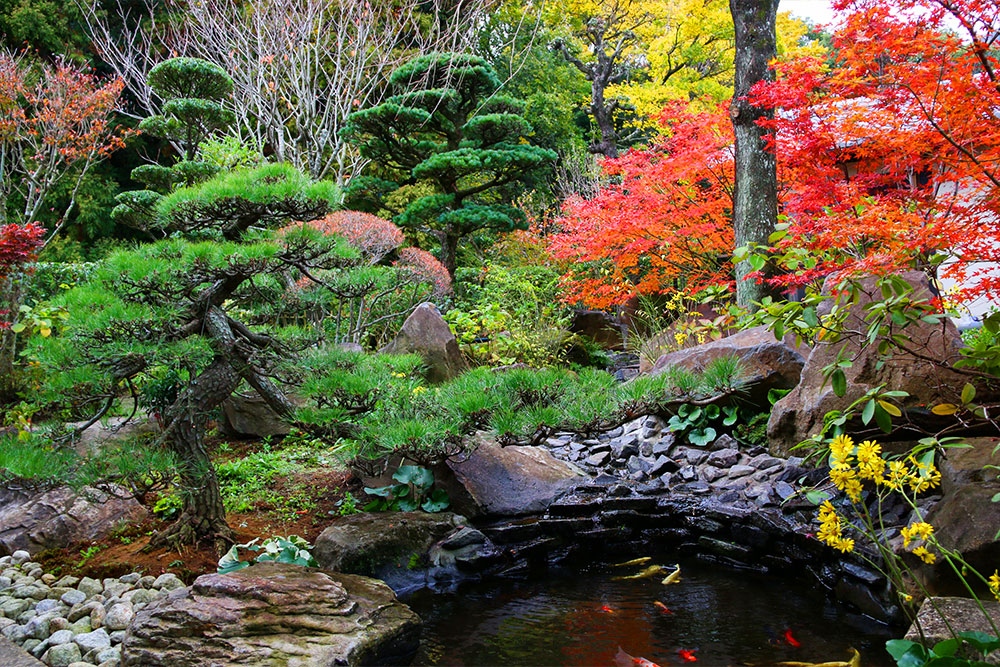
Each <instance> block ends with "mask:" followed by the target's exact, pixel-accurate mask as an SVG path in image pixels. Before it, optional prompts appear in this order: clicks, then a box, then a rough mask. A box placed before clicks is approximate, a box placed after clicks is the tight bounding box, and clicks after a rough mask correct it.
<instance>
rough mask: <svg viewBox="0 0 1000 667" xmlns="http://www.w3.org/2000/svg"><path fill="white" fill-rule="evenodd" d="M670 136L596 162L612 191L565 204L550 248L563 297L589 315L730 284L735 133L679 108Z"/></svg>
mask: <svg viewBox="0 0 1000 667" xmlns="http://www.w3.org/2000/svg"><path fill="white" fill-rule="evenodd" d="M660 121H661V122H662V123H663V125H664V126H665V127H666V129H667V132H668V133H669V136H667V137H666V138H664V139H662V140H660V141H658V142H656V143H654V144H653V145H651V146H649V147H648V148H645V149H643V150H631V151H629V152H628V153H626V154H625V155H623V156H622V157H620V158H617V159H614V160H607V161H605V162H604V170H605V172H606V173H607V174H608V175H610V176H612V177H613V179H614V183H613V184H612V185H609V186H607V187H605V188H603V189H602V190H601V191H600V192H599V193H598V194H597V196H595V197H594V198H592V199H583V198H579V197H575V198H570V199H568V200H567V201H566V202H565V203H564V205H563V212H562V216H561V217H560V218H559V219H558V220H556V224H557V227H558V229H559V231H558V232H556V233H554V234H552V235H551V236H550V237H549V243H548V250H549V252H550V253H551V255H552V257H553V258H554V259H555V260H556V261H557V262H565V263H566V264H567V265H568V266H570V269H569V271H568V272H567V273H566V274H565V275H564V276H563V286H564V293H563V298H564V299H565V300H566V301H567V302H570V303H581V304H583V305H586V306H588V307H591V308H607V307H610V306H613V305H618V304H622V303H625V302H626V301H627V300H628V299H629V298H631V297H633V296H635V295H639V294H641V295H648V294H656V293H659V292H663V291H666V290H670V289H697V288H699V287H704V286H706V285H709V284H719V283H725V282H728V281H729V280H730V278H729V270H728V268H729V267H728V257H729V253H730V252H731V251H732V243H733V230H732V224H731V212H732V184H733V148H732V146H733V130H732V125H731V123H730V121H729V118H728V116H727V114H726V111H725V109H724V108H723V107H719V108H717V109H714V110H712V111H706V112H695V111H691V110H689V109H686V108H685V107H684V106H683V105H682V104H680V103H677V104H674V105H671V106H670V107H667V108H666V109H664V111H663V113H662V115H661V118H660Z"/></svg>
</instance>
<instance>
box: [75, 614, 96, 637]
mask: <svg viewBox="0 0 1000 667" xmlns="http://www.w3.org/2000/svg"><path fill="white" fill-rule="evenodd" d="M69 629H70V630H72V631H73V634H74V635H82V634H83V633H85V632H90V631H91V630H93V629H94V627H93V626H92V625H91V624H90V619H89V618H87V617H86V616H84V617H83V618H81V619H80V620H79V621H77V622H76V623H73V624H71V625H70V626H69Z"/></svg>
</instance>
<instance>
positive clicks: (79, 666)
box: [68, 660, 96, 667]
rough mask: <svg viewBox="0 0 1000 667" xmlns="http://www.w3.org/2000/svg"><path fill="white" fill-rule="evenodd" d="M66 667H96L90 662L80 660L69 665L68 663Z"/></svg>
mask: <svg viewBox="0 0 1000 667" xmlns="http://www.w3.org/2000/svg"><path fill="white" fill-rule="evenodd" d="M68 667H96V665H94V663H92V662H86V661H83V660H81V661H79V662H71V663H69V665H68Z"/></svg>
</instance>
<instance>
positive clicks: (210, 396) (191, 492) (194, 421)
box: [151, 355, 240, 551]
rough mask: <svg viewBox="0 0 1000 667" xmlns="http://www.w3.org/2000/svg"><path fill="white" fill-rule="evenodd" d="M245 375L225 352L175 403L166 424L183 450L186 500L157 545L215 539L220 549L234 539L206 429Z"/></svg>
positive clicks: (182, 484)
mask: <svg viewBox="0 0 1000 667" xmlns="http://www.w3.org/2000/svg"><path fill="white" fill-rule="evenodd" d="M239 381H240V378H239V375H237V373H236V371H235V370H233V367H232V365H231V364H230V362H229V361H228V360H227V359H226V358H225V357H224V356H221V355H220V356H216V358H215V359H214V360H213V361H212V363H211V364H210V365H209V367H208V368H207V369H205V371H204V372H202V373H201V374H200V375H199V376H198V377H197V378H196V379H195V380H194V381H192V382H191V384H190V385H189V387H188V388H187V389H186V390H185V391H184V393H183V394H182V395H181V396H180V397H179V398H178V399H177V401H176V402H175V403H174V404H173V405H172V406H171V407H170V410H169V411H168V414H167V420H166V423H165V427H166V428H167V429H168V430H169V432H170V437H169V445H170V448H171V449H172V450H173V452H174V454H176V455H177V458H178V461H179V464H180V470H179V477H180V481H179V487H180V490H181V497H182V499H183V503H184V504H183V507H182V509H181V516H180V518H179V519H178V520H177V521H176V522H175V523H174V524H173V525H172V526H170V527H169V528H168V529H166V530H165V531H163V532H162V533H160V534H158V535H156V536H155V537H154V539H153V540H152V541H151V544H153V545H154V546H161V545H169V546H171V547H176V546H179V545H182V544H193V543H196V542H200V541H202V540H206V539H210V540H213V541H214V542H215V543H216V546H217V547H218V548H219V550H220V551H221V550H223V547H224V546H226V545H227V544H228V543H230V542H231V541H232V531H231V530H230V528H229V525H228V524H227V523H226V510H225V507H224V505H223V504H222V495H221V493H220V492H219V481H218V479H217V478H216V475H215V467H214V466H213V464H212V460H211V458H209V455H208V450H207V449H206V447H205V442H204V434H205V428H206V425H207V423H208V418H209V414H210V412H211V410H213V409H214V408H216V407H218V406H219V405H221V404H222V402H223V401H225V400H226V399H227V398H229V396H230V395H232V393H233V391H235V390H236V386H237V385H238V384H239Z"/></svg>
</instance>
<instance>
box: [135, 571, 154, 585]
mask: <svg viewBox="0 0 1000 667" xmlns="http://www.w3.org/2000/svg"><path fill="white" fill-rule="evenodd" d="M155 581H156V577H154V576H152V575H149V574H147V575H146V576H144V577H141V578H140V579H139V581H138V582H136V583H138V584H139V586H142V587H143V588H152V587H153V583H154V582H155Z"/></svg>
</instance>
